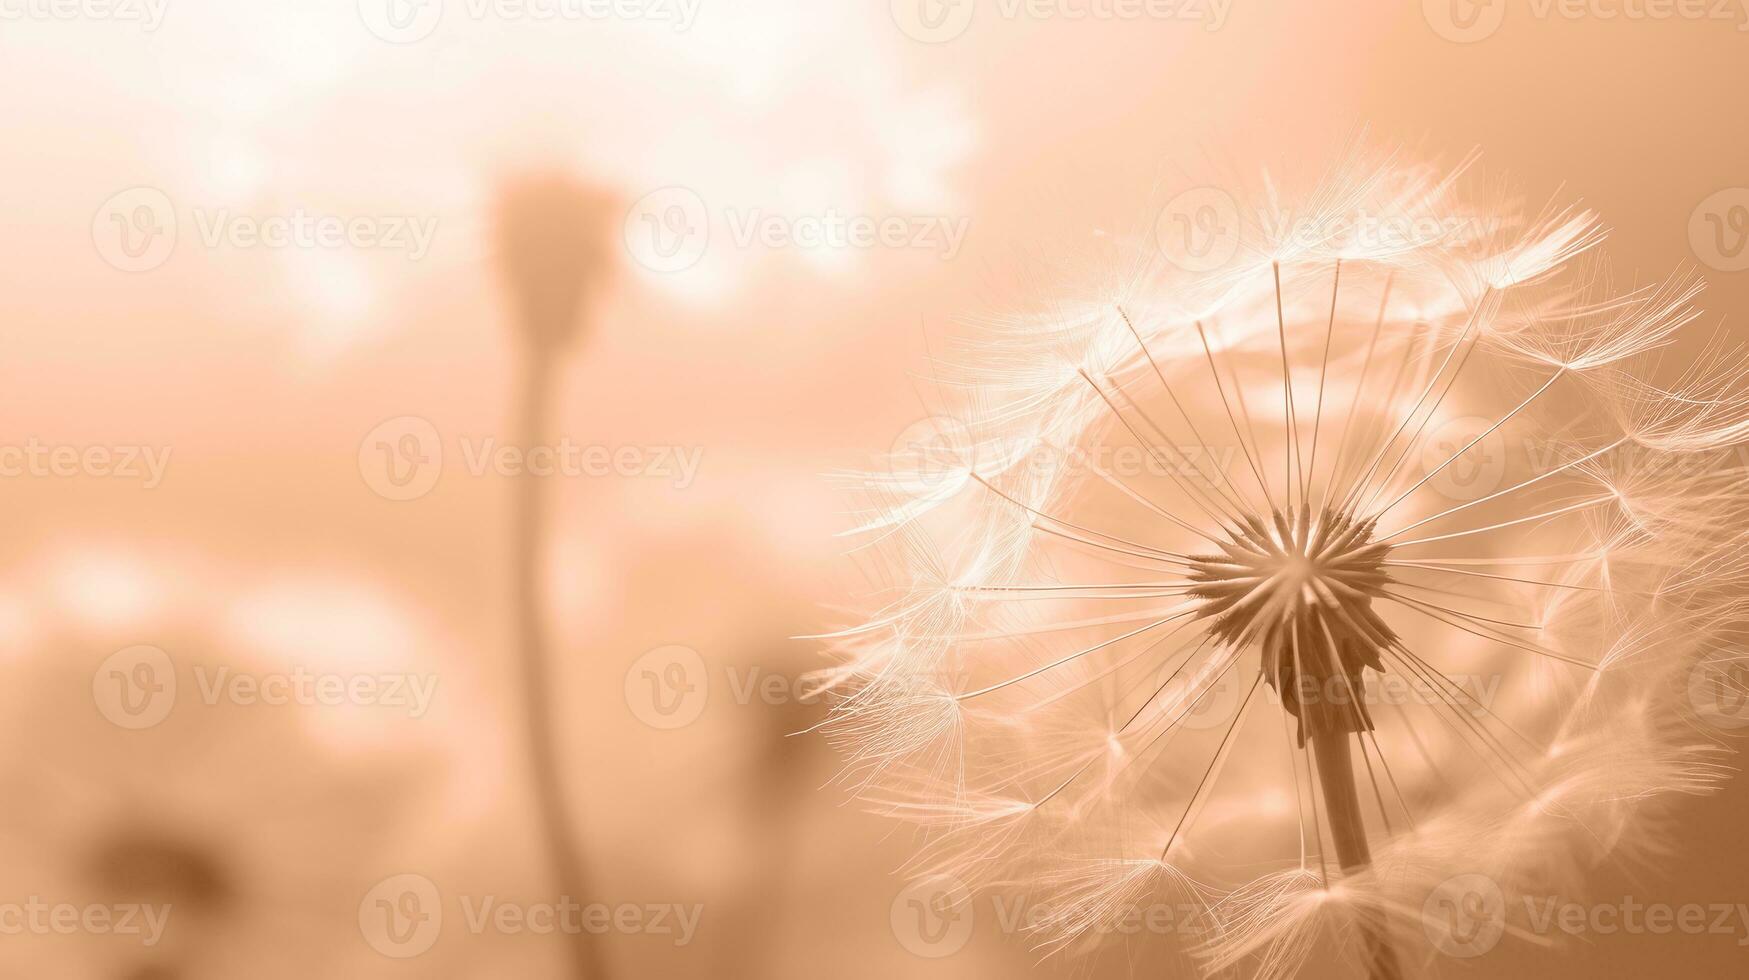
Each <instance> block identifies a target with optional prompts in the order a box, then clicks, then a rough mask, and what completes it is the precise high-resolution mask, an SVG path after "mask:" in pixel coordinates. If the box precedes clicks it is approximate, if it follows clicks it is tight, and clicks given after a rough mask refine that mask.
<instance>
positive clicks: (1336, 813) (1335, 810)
mask: <svg viewBox="0 0 1749 980" xmlns="http://www.w3.org/2000/svg"><path fill="white" fill-rule="evenodd" d="M1353 737H1355V736H1354V735H1353V734H1351V733H1350V732H1346V731H1336V730H1325V731H1322V732H1319V733H1317V734H1314V735H1313V736H1312V740H1311V741H1312V751H1313V752H1314V753H1315V754H1316V755H1317V759H1318V785H1319V786H1320V787H1322V789H1323V795H1324V808H1325V811H1326V814H1327V816H1328V819H1329V823H1330V836H1331V837H1332V838H1333V839H1334V840H1335V842H1336V860H1337V863H1338V864H1340V865H1341V866H1342V870H1343V872H1344V873H1348V874H1353V873H1356V872H1359V871H1361V870H1363V869H1365V868H1368V867H1370V866H1371V865H1372V849H1371V848H1370V847H1369V846H1368V845H1367V841H1366V822H1365V821H1364V820H1363V819H1362V818H1361V813H1360V793H1359V790H1358V788H1357V787H1356V785H1355V779H1354V763H1353V756H1352V754H1351V752H1350V749H1349V740H1350V739H1351V738H1353ZM1359 917H1360V932H1361V939H1362V942H1363V943H1364V946H1365V950H1366V969H1367V976H1368V977H1369V978H1370V980H1402V976H1403V968H1402V966H1401V964H1399V963H1398V961H1397V951H1396V950H1395V949H1393V948H1392V947H1391V942H1390V937H1389V936H1387V935H1386V933H1385V923H1384V917H1383V916H1382V915H1380V914H1378V912H1377V911H1376V910H1374V909H1365V908H1363V909H1361V910H1360V912H1359Z"/></svg>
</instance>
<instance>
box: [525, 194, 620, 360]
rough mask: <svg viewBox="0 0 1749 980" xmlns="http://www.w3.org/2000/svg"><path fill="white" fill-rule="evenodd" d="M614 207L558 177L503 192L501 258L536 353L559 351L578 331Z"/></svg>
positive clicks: (604, 253)
mask: <svg viewBox="0 0 1749 980" xmlns="http://www.w3.org/2000/svg"><path fill="white" fill-rule="evenodd" d="M612 204H613V202H612V199H611V198H610V197H609V195H607V194H606V193H604V192H602V191H600V190H598V189H596V188H593V187H590V186H589V185H587V184H584V183H582V182H581V181H578V180H577V179H575V178H573V177H570V176H567V175H564V174H561V173H544V174H537V175H533V176H530V177H524V178H521V179H518V180H514V181H512V182H510V183H509V184H507V185H506V186H505V187H504V188H503V190H502V191H501V193H500V195H499V198H498V205H497V224H498V246H499V255H500V261H501V263H502V267H503V273H504V276H505V279H506V282H507V284H508V285H509V287H510V291H511V294H512V296H513V299H514V302H515V304H516V312H517V317H518V320H519V322H520V324H521V329H522V330H523V331H525V332H526V334H527V340H528V342H529V343H530V344H531V345H532V347H533V348H534V349H535V350H541V351H553V350H557V349H560V348H563V347H565V346H566V345H568V344H569V343H570V342H571V341H572V339H573V338H574V337H575V335H576V334H577V332H578V330H579V314H580V312H581V310H580V307H581V306H582V305H583V303H584V302H586V301H587V300H588V298H589V293H590V292H591V291H592V290H594V289H596V288H598V286H599V284H600V281H601V280H602V279H604V278H605V277H606V276H607V274H608V272H609V263H610V261H611V251H610V249H611V245H610V241H611V238H610V228H611V226H612V219H611V211H612Z"/></svg>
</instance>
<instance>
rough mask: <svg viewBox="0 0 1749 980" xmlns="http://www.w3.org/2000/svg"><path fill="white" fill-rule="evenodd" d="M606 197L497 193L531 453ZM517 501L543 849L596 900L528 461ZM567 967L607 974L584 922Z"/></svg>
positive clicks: (566, 893)
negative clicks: (566, 748) (563, 737)
mask: <svg viewBox="0 0 1749 980" xmlns="http://www.w3.org/2000/svg"><path fill="white" fill-rule="evenodd" d="M607 213H608V204H607V199H606V198H605V197H604V196H603V195H601V194H599V193H597V192H595V191H594V190H592V189H591V188H589V187H587V186H584V185H582V184H580V183H578V182H576V181H574V180H573V179H571V178H570V177H567V176H565V175H564V174H562V173H556V174H548V175H543V176H536V177H533V178H530V179H527V180H522V181H518V182H515V183H512V184H510V185H508V186H507V187H506V188H505V189H504V194H503V197H502V198H501V200H500V201H499V214H498V219H499V235H500V248H501V252H502V261H503V271H504V273H505V276H506V280H507V285H508V286H509V290H510V294H511V299H512V300H513V301H514V312H515V316H516V328H517V332H518V336H517V338H516V339H517V341H518V343H517V345H516V346H517V350H518V354H519V358H520V360H519V364H518V373H517V377H516V386H515V388H514V389H513V390H514V392H515V394H514V395H513V397H514V398H515V399H516V406H515V419H516V423H515V424H516V439H517V441H516V445H518V446H519V447H521V448H522V450H523V451H524V452H525V453H526V452H528V451H529V450H532V449H533V448H535V447H537V446H544V445H547V444H548V440H547V416H548V414H549V412H550V411H551V409H552V405H553V402H554V401H555V397H556V394H557V386H558V380H559V368H560V366H561V365H562V364H563V363H564V356H565V353H566V351H567V350H568V349H569V348H570V347H571V346H572V345H573V344H574V343H575V342H576V341H577V340H578V337H579V335H580V334H582V333H583V330H582V322H581V321H582V317H581V312H582V309H583V306H584V302H585V300H586V298H587V296H588V295H589V293H590V292H591V291H592V290H593V288H594V287H596V286H597V285H599V282H600V281H601V280H602V279H603V278H605V271H606V267H607V255H608V251H607V246H606V234H605V229H606V227H607V223H606V217H607ZM515 487H516V489H515V499H514V501H513V503H512V507H511V518H510V519H511V525H512V529H511V558H510V561H511V573H510V577H511V590H512V593H513V598H512V602H513V610H514V616H515V620H516V624H515V630H516V649H517V656H518V660H519V663H520V666H521V674H522V678H521V679H522V692H521V693H522V702H523V710H522V716H523V719H524V722H525V723H526V729H525V731H526V736H527V741H528V754H529V768H530V773H531V777H532V779H533V781H534V790H535V797H536V799H535V802H536V805H537V807H538V809H539V818H540V822H541V830H542V832H543V834H544V836H545V838H546V845H547V854H548V855H549V856H550V858H551V860H552V868H553V875H554V877H555V878H556V879H557V884H558V886H559V895H560V897H561V898H568V899H570V900H572V901H575V902H581V903H587V902H588V901H589V900H590V898H591V896H592V893H591V890H590V887H589V878H588V872H587V866H586V864H585V862H584V859H583V853H582V847H581V845H580V844H579V843H578V842H577V839H576V837H575V836H574V835H575V833H576V828H577V818H576V814H574V813H573V812H572V810H571V804H570V801H569V800H568V799H567V797H566V795H565V783H564V780H563V779H562V778H561V776H560V767H559V766H560V763H559V757H558V746H559V730H558V726H557V723H556V721H555V719H554V711H553V698H554V696H555V691H554V687H555V684H554V680H553V670H552V662H551V656H552V643H551V641H550V637H549V636H548V634H547V620H546V608H545V602H544V596H545V590H544V589H543V588H542V585H543V582H544V580H545V577H546V576H545V573H546V568H547V562H546V544H547V541H548V538H549V534H548V528H547V524H546V516H545V515H546V506H545V505H546V481H545V479H543V478H542V477H540V476H537V475H535V474H533V473H531V472H529V471H528V469H527V467H524V468H523V471H522V473H521V474H520V475H519V476H518V477H517V478H516V480H515ZM567 946H568V949H569V955H570V961H571V975H572V976H574V977H576V978H577V980H606V978H607V976H608V968H607V963H606V957H605V956H604V955H603V951H602V949H601V947H600V945H599V944H598V943H597V942H596V941H595V940H594V939H593V937H591V936H590V935H589V934H587V933H586V932H583V931H581V930H579V931H577V932H574V933H568V934H567Z"/></svg>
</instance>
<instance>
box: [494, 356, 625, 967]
mask: <svg viewBox="0 0 1749 980" xmlns="http://www.w3.org/2000/svg"><path fill="white" fill-rule="evenodd" d="M554 367H555V365H554V361H553V357H552V353H551V352H550V351H549V350H547V349H545V348H543V347H539V346H535V347H531V348H530V349H528V350H526V351H525V352H524V355H523V360H522V375H521V378H520V394H519V401H520V404H519V406H518V419H517V425H518V434H519V442H518V445H521V446H523V447H525V448H526V447H533V446H537V445H541V444H542V440H543V439H544V438H545V424H546V415H547V406H548V403H549V402H550V401H551V399H552V392H553V384H554V381H555V373H554ZM543 488H544V484H543V481H542V480H541V478H540V477H538V476H535V475H533V474H530V473H526V472H525V473H523V474H522V475H521V477H520V478H519V479H517V480H516V491H515V494H516V496H515V503H514V505H513V506H512V508H511V518H510V519H511V525H512V535H513V537H512V541H511V587H512V592H513V598H512V600H511V601H512V602H513V603H514V604H515V605H514V609H515V621H516V626H515V629H516V649H517V654H518V657H519V659H520V663H521V671H522V705H523V710H522V715H523V720H524V722H525V723H526V727H525V733H526V739H527V748H528V753H529V768H530V771H531V774H532V778H533V781H534V791H535V803H536V806H537V807H538V809H539V814H540V822H541V831H542V833H543V834H544V836H545V837H546V845H547V853H548V855H549V856H550V858H551V860H552V864H553V873H554V875H555V877H556V878H557V879H558V881H557V884H558V886H559V894H560V896H561V897H563V898H565V899H567V900H570V901H576V902H587V901H588V900H589V894H590V893H589V891H588V885H587V879H586V877H585V874H584V870H583V856H582V853H581V851H580V849H579V848H578V847H577V844H576V842H575V841H574V840H573V839H572V837H571V832H572V828H573V827H574V826H575V825H576V824H575V817H574V815H573V814H572V813H571V808H570V805H569V803H568V802H567V800H566V799H565V787H564V783H563V781H562V780H561V777H560V775H559V760H558V747H557V741H558V731H557V729H556V726H555V724H554V721H553V712H552V703H551V700H550V698H551V697H552V694H553V691H554V690H555V687H556V685H555V684H554V683H553V682H552V677H551V673H550V670H549V664H548V647H549V643H548V637H547V629H546V616H545V610H544V609H543V608H542V602H541V588H540V583H541V569H542V568H543V567H545V563H544V561H543V560H542V559H543V556H544V548H543V547H542V545H543V543H544V542H545V540H546V534H545V518H544V515H543V508H542V503H543V498H544V496H545V495H544V494H543V493H542V490H543ZM569 948H570V960H571V975H572V976H575V977H577V978H579V980H601V978H604V977H606V976H607V975H608V974H607V968H606V965H605V964H604V963H603V961H602V957H601V951H600V950H599V949H598V948H597V947H596V944H595V943H594V942H593V941H592V940H591V938H590V937H589V935H588V934H587V933H585V932H583V931H581V930H579V931H577V932H575V933H573V934H572V935H571V938H570V941H569Z"/></svg>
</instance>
